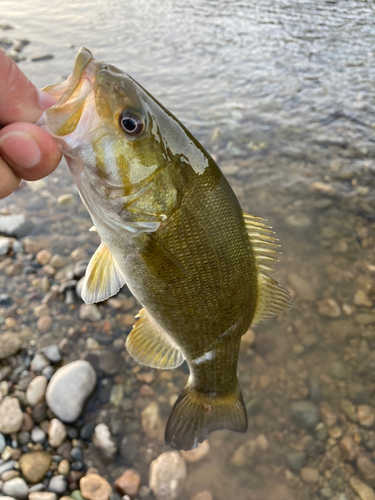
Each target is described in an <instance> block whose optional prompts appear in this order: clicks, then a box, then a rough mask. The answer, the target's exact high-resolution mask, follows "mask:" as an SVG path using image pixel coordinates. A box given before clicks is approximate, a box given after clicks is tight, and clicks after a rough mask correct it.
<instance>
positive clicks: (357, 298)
mask: <svg viewBox="0 0 375 500" xmlns="http://www.w3.org/2000/svg"><path fill="white" fill-rule="evenodd" d="M353 302H354V304H355V305H356V306H365V307H372V302H371V300H370V299H369V298H368V296H367V295H366V294H365V292H363V291H362V290H358V291H357V292H356V294H355V295H354V299H353Z"/></svg>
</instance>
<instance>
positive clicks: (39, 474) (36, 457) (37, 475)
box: [19, 451, 52, 484]
mask: <svg viewBox="0 0 375 500" xmlns="http://www.w3.org/2000/svg"><path fill="white" fill-rule="evenodd" d="M51 461H52V457H51V455H50V454H49V453H47V452H46V451H36V452H32V453H25V454H24V455H22V456H21V458H20V460H19V465H20V469H21V472H22V475H23V476H24V478H25V479H26V480H27V481H28V482H29V483H32V484H35V483H39V482H41V481H43V479H44V478H45V477H46V474H47V472H48V471H49V468H50V465H51Z"/></svg>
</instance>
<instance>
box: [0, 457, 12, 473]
mask: <svg viewBox="0 0 375 500" xmlns="http://www.w3.org/2000/svg"><path fill="white" fill-rule="evenodd" d="M15 463H16V461H15V460H9V461H8V462H5V463H3V464H1V465H0V476H1V474H3V472H6V471H8V470H12V469H13V468H14V464H15Z"/></svg>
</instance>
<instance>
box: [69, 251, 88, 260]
mask: <svg viewBox="0 0 375 500" xmlns="http://www.w3.org/2000/svg"><path fill="white" fill-rule="evenodd" d="M70 256H71V258H72V259H73V260H74V261H75V262H78V261H79V260H84V259H87V252H86V250H85V249H84V248H76V249H75V250H73V252H72V253H71V254H70Z"/></svg>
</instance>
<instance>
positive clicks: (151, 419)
mask: <svg viewBox="0 0 375 500" xmlns="http://www.w3.org/2000/svg"><path fill="white" fill-rule="evenodd" d="M141 421H142V428H143V431H144V433H145V434H146V436H147V437H148V438H149V439H159V440H162V439H163V436H164V426H163V423H162V421H161V418H160V410H159V405H158V403H157V402H156V401H153V402H152V403H150V404H149V405H147V406H146V408H144V409H143V410H142V412H141Z"/></svg>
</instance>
